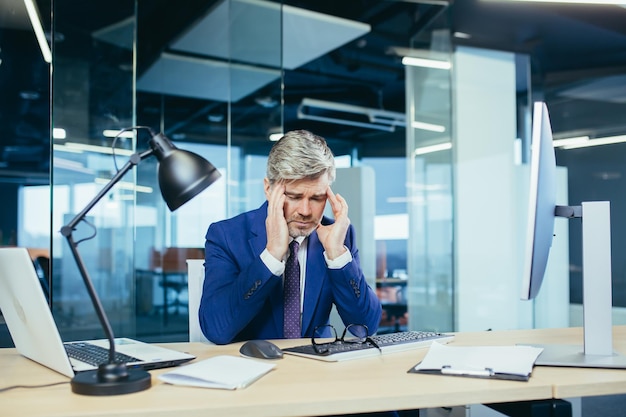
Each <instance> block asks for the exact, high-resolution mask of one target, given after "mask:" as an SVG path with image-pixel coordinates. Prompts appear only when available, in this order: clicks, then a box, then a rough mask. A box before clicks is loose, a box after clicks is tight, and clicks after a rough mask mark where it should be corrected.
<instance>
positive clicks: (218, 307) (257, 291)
mask: <svg viewBox="0 0 626 417" xmlns="http://www.w3.org/2000/svg"><path fill="white" fill-rule="evenodd" d="M266 217H267V202H265V203H264V204H263V205H262V206H261V207H260V208H258V209H256V210H252V211H249V212H246V213H243V214H240V215H238V216H236V217H233V218H232V219H228V220H223V221H219V222H216V223H213V224H211V226H210V227H209V229H208V231H207V233H206V244H205V279H204V286H203V291H202V299H201V302H200V309H199V312H198V315H199V319H200V327H201V328H202V331H203V333H204V335H205V336H206V337H207V339H209V340H211V341H212V342H214V343H218V344H224V343H230V342H234V341H241V340H250V339H280V338H283V298H282V276H276V275H273V274H272V273H271V272H270V271H269V269H267V267H266V266H265V264H264V263H263V261H262V260H261V258H260V254H261V252H263V250H264V249H265V246H266V243H267V237H266V231H265V219H266ZM322 223H323V224H329V223H332V220H330V219H328V218H324V219H323V220H322ZM308 242H309V243H308V246H307V262H306V268H307V269H306V283H305V290H304V304H303V312H302V336H303V337H310V336H312V334H313V330H314V329H315V327H316V326H319V325H322V324H327V323H328V320H329V315H330V311H331V307H332V305H333V304H335V305H336V306H337V311H338V312H339V315H340V316H341V319H342V320H343V322H344V323H345V324H350V323H354V324H365V325H367V326H368V328H369V329H370V333H374V332H375V331H376V330H377V329H378V324H379V322H380V317H381V311H382V309H381V305H380V301H379V300H378V297H377V296H376V293H375V292H374V291H373V290H372V289H371V288H370V287H369V285H367V282H366V281H365V278H364V276H363V272H362V270H361V267H360V264H359V254H358V249H357V248H356V244H355V242H354V228H353V227H352V225H351V226H350V228H349V230H348V233H347V236H346V240H345V245H346V247H347V248H348V249H349V250H350V251H351V253H352V258H353V259H352V262H350V263H348V264H347V265H345V266H344V267H343V268H341V269H329V268H327V266H326V261H325V260H324V255H323V250H324V248H323V246H322V244H321V242H320V241H319V238H318V236H317V232H313V233H312V234H311V235H310V236H309V239H308ZM342 330H343V329H337V332H340V331H342Z"/></svg>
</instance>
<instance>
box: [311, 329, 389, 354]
mask: <svg viewBox="0 0 626 417" xmlns="http://www.w3.org/2000/svg"><path fill="white" fill-rule="evenodd" d="M327 330H330V331H331V336H330V337H328V332H327ZM332 335H334V337H333V336H332ZM346 335H347V336H348V337H347V338H346ZM349 343H355V344H361V345H363V344H368V343H369V344H370V345H372V346H373V347H375V348H376V349H378V350H379V351H381V352H382V350H381V349H380V346H378V344H377V343H376V342H374V341H373V340H372V338H371V337H370V334H369V329H368V328H367V326H366V325H365V324H349V325H348V326H346V328H345V329H344V330H343V333H342V334H341V337H338V336H337V330H336V329H335V327H334V326H333V325H332V324H323V325H321V326H317V327H316V328H315V330H313V337H311V344H312V345H313V349H314V350H315V352H316V353H318V354H320V355H323V354H326V353H328V352H329V351H330V349H331V348H332V347H333V346H337V345H343V344H349Z"/></svg>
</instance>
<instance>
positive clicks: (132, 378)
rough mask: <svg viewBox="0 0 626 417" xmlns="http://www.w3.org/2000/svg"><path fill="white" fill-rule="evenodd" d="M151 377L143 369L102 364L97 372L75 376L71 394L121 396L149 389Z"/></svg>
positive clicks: (87, 372) (123, 365)
mask: <svg viewBox="0 0 626 417" xmlns="http://www.w3.org/2000/svg"><path fill="white" fill-rule="evenodd" d="M151 384H152V377H151V375H150V374H149V373H148V372H146V371H144V370H143V369H128V367H127V366H126V365H125V364H116V363H113V364H104V365H100V367H99V368H98V369H97V370H93V371H86V372H81V373H79V374H76V376H74V378H72V382H71V386H72V392H74V393H76V394H81V395H121V394H130V393H133V392H139V391H143V390H146V389H148V388H150V386H151Z"/></svg>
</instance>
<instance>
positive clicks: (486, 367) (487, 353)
mask: <svg viewBox="0 0 626 417" xmlns="http://www.w3.org/2000/svg"><path fill="white" fill-rule="evenodd" d="M542 350H543V348H539V347H533V346H521V345H520V346H517V345H516V346H447V345H442V344H441V343H438V342H436V341H435V342H433V344H432V345H431V346H430V348H429V349H428V353H427V354H426V357H424V360H422V361H421V362H420V363H419V364H417V365H416V366H415V370H441V369H447V370H450V373H455V372H457V373H466V374H470V375H471V374H473V373H476V374H477V375H478V373H480V372H485V371H486V372H488V373H489V372H492V373H502V374H510V375H520V376H528V375H530V373H531V372H532V370H533V366H534V364H535V361H536V360H537V357H538V356H539V355H540V354H541V352H542Z"/></svg>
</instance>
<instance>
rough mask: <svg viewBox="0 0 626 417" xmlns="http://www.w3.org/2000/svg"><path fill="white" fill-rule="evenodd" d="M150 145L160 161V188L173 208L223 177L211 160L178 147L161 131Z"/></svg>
mask: <svg viewBox="0 0 626 417" xmlns="http://www.w3.org/2000/svg"><path fill="white" fill-rule="evenodd" d="M150 147H151V148H152V149H153V150H154V153H155V155H156V157H157V159H158V160H159V174H158V175H159V187H160V188H161V195H162V196H163V200H165V203H166V204H167V206H168V207H169V209H170V211H174V210H176V209H177V208H179V207H180V206H182V205H183V204H185V203H186V202H187V201H189V200H191V199H192V198H193V197H195V196H196V195H198V194H199V193H200V192H201V191H202V190H204V189H205V188H207V187H208V186H209V185H211V184H213V183H214V182H215V181H217V179H218V178H220V177H221V174H220V172H219V171H218V170H217V168H215V167H214V166H213V164H211V163H210V162H209V161H207V160H206V159H204V158H202V157H201V156H199V155H197V154H195V153H193V152H189V151H184V150H181V149H178V148H176V146H174V144H172V142H170V140H169V139H168V138H167V137H165V136H164V135H162V134H160V133H159V134H157V135H155V136H154V137H153V138H152V139H151V141H150Z"/></svg>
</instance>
